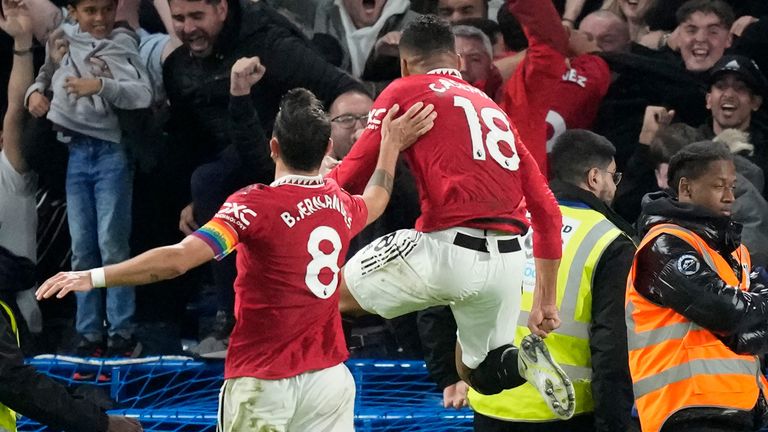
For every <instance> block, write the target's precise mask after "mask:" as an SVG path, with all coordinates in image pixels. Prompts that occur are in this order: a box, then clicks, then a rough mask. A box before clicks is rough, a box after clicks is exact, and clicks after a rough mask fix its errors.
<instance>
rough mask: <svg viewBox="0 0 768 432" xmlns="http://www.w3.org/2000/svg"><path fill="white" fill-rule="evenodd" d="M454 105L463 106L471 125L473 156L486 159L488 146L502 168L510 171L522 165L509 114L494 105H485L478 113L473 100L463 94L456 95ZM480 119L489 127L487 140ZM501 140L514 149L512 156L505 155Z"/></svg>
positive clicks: (489, 151) (477, 158) (468, 123)
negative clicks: (502, 127)
mask: <svg viewBox="0 0 768 432" xmlns="http://www.w3.org/2000/svg"><path fill="white" fill-rule="evenodd" d="M453 106H457V107H459V108H462V109H463V110H464V114H465V115H466V116H467V125H468V126H469V134H470V138H471V139H472V158H473V159H475V160H485V159H486V154H485V149H486V148H488V153H490V154H491V157H492V158H493V160H495V161H496V162H497V163H498V164H499V165H501V167H502V168H504V169H506V170H509V171H517V169H518V167H519V166H520V157H519V156H518V155H517V149H516V148H515V134H514V133H513V132H512V127H511V126H510V124H509V120H507V116H506V115H505V114H504V113H503V112H502V111H500V110H498V109H496V108H492V107H484V108H483V109H481V110H480V115H478V114H477V110H476V109H475V106H474V105H472V101H471V100H469V99H467V98H465V97H463V96H454V98H453ZM480 120H482V121H483V123H484V124H485V127H487V128H488V135H486V137H485V141H483V129H482V126H481V125H480ZM497 122H500V123H502V124H503V125H504V126H505V129H501V128H500V127H499V126H498V125H497ZM500 142H505V143H507V144H508V145H509V147H510V148H511V149H512V156H504V154H503V153H502V152H501V147H500V146H499V143H500Z"/></svg>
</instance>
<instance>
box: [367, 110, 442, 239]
mask: <svg viewBox="0 0 768 432" xmlns="http://www.w3.org/2000/svg"><path fill="white" fill-rule="evenodd" d="M434 109H435V107H434V106H433V105H431V104H430V105H427V106H424V104H423V103H422V102H417V103H415V104H414V105H413V106H412V107H411V108H409V109H408V111H406V112H405V114H403V115H402V116H400V117H398V118H397V119H395V115H397V112H398V111H399V110H400V106H399V105H397V104H395V105H393V106H392V108H390V110H389V111H388V112H387V115H386V116H385V117H384V120H383V121H382V124H381V148H380V149H379V160H378V162H377V163H376V169H375V170H374V171H373V175H371V179H370V181H368V185H367V186H366V187H365V191H364V192H363V201H365V205H366V207H367V208H368V220H367V221H366V222H365V224H366V225H369V224H370V223H372V222H373V221H375V220H376V219H378V218H379V216H381V214H382V213H384V209H386V208H387V204H388V203H389V197H390V195H391V194H392V185H393V184H394V181H395V165H396V164H397V158H398V156H399V155H400V152H401V151H403V150H405V149H407V148H408V147H410V146H411V145H412V144H413V143H414V142H416V140H417V139H418V138H419V137H420V136H422V135H424V134H425V133H427V132H429V131H430V130H431V129H432V127H433V126H434V124H435V118H437V113H436V112H435V111H434Z"/></svg>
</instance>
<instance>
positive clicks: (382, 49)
mask: <svg viewBox="0 0 768 432" xmlns="http://www.w3.org/2000/svg"><path fill="white" fill-rule="evenodd" d="M402 36H403V32H401V31H391V32H389V33H387V34H385V35H384V36H382V37H380V38H379V40H377V41H376V44H375V45H374V46H373V49H374V53H375V54H376V56H377V57H398V56H399V55H400V50H399V49H400V48H399V47H400V38H401V37H402Z"/></svg>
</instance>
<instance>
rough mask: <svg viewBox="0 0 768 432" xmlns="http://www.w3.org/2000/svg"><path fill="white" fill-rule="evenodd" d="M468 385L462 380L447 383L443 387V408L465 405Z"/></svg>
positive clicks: (462, 406) (458, 407) (457, 407)
mask: <svg viewBox="0 0 768 432" xmlns="http://www.w3.org/2000/svg"><path fill="white" fill-rule="evenodd" d="M468 390H469V386H468V385H467V383H465V382H464V381H459V382H457V383H456V384H452V385H449V386H448V387H446V388H444V389H443V408H455V409H461V408H464V407H465V406H467V391H468Z"/></svg>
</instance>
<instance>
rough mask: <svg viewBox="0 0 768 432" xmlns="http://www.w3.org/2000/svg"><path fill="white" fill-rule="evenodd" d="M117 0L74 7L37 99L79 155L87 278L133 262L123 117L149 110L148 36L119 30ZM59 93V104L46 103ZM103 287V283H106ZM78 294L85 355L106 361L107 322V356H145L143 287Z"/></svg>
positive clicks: (79, 257) (75, 262) (33, 95)
mask: <svg viewBox="0 0 768 432" xmlns="http://www.w3.org/2000/svg"><path fill="white" fill-rule="evenodd" d="M116 6H117V0H71V3H70V5H69V6H68V11H69V19H68V20H67V21H65V22H64V23H62V25H61V26H60V28H59V30H58V31H59V32H60V34H61V36H63V39H64V40H65V41H66V43H67V44H68V50H67V52H66V53H65V54H64V55H63V57H61V58H60V59H59V61H58V62H57V61H56V60H54V58H53V57H55V55H53V54H54V51H57V50H56V49H55V48H54V47H52V46H50V44H49V47H48V49H49V56H48V59H47V60H46V64H45V65H44V66H43V67H42V68H41V69H40V73H39V75H38V77H37V79H36V80H35V83H34V84H33V85H32V86H31V87H30V88H29V90H28V91H27V98H26V102H27V106H28V109H29V111H30V112H31V113H32V115H35V116H36V117H41V116H43V115H45V114H46V113H47V117H48V119H49V120H51V121H52V122H53V124H54V128H55V129H56V130H57V131H58V137H59V140H60V141H62V142H64V143H66V144H67V145H68V147H69V163H68V166H67V179H66V189H67V216H68V219H69V231H70V234H71V237H72V269H73V270H85V269H89V268H94V267H99V266H103V265H108V264H113V263H117V262H121V261H123V260H125V259H128V258H129V254H130V250H129V245H128V241H129V236H130V230H131V195H132V181H133V179H132V169H131V166H130V164H129V162H128V158H127V155H126V151H125V148H124V146H123V144H122V143H121V129H120V124H119V121H118V116H117V114H116V112H115V110H116V109H124V110H131V109H139V108H146V107H148V106H149V105H150V103H151V102H152V91H151V88H150V84H149V79H148V76H147V73H146V71H145V70H144V67H143V66H142V64H143V63H142V61H141V59H140V57H139V50H138V37H137V36H136V35H135V34H134V33H133V32H131V31H130V30H126V29H122V28H117V29H115V28H114V25H115V9H116ZM47 91H52V92H53V98H52V99H51V101H50V103H49V101H48V99H47V98H46V96H45V93H46V92H47ZM96 282H98V281H96ZM102 293H104V292H103V291H101V290H94V291H90V292H88V293H78V295H77V322H76V327H77V332H78V334H79V335H80V336H81V338H80V341H79V343H78V346H77V350H76V352H75V353H76V354H78V355H81V356H101V355H102V354H103V350H104V328H103V322H104V320H105V318H106V320H107V321H108V322H109V328H108V335H109V339H108V344H107V348H108V350H107V355H109V356H128V355H137V351H136V350H137V349H138V348H140V347H139V346H137V344H136V342H135V341H134V339H133V322H132V321H133V315H134V309H135V296H134V288H133V287H122V288H119V289H117V290H109V291H108V292H106V293H104V294H106V296H107V301H106V306H107V308H106V309H107V310H106V317H105V316H104V311H103V301H102V297H101V296H102Z"/></svg>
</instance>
